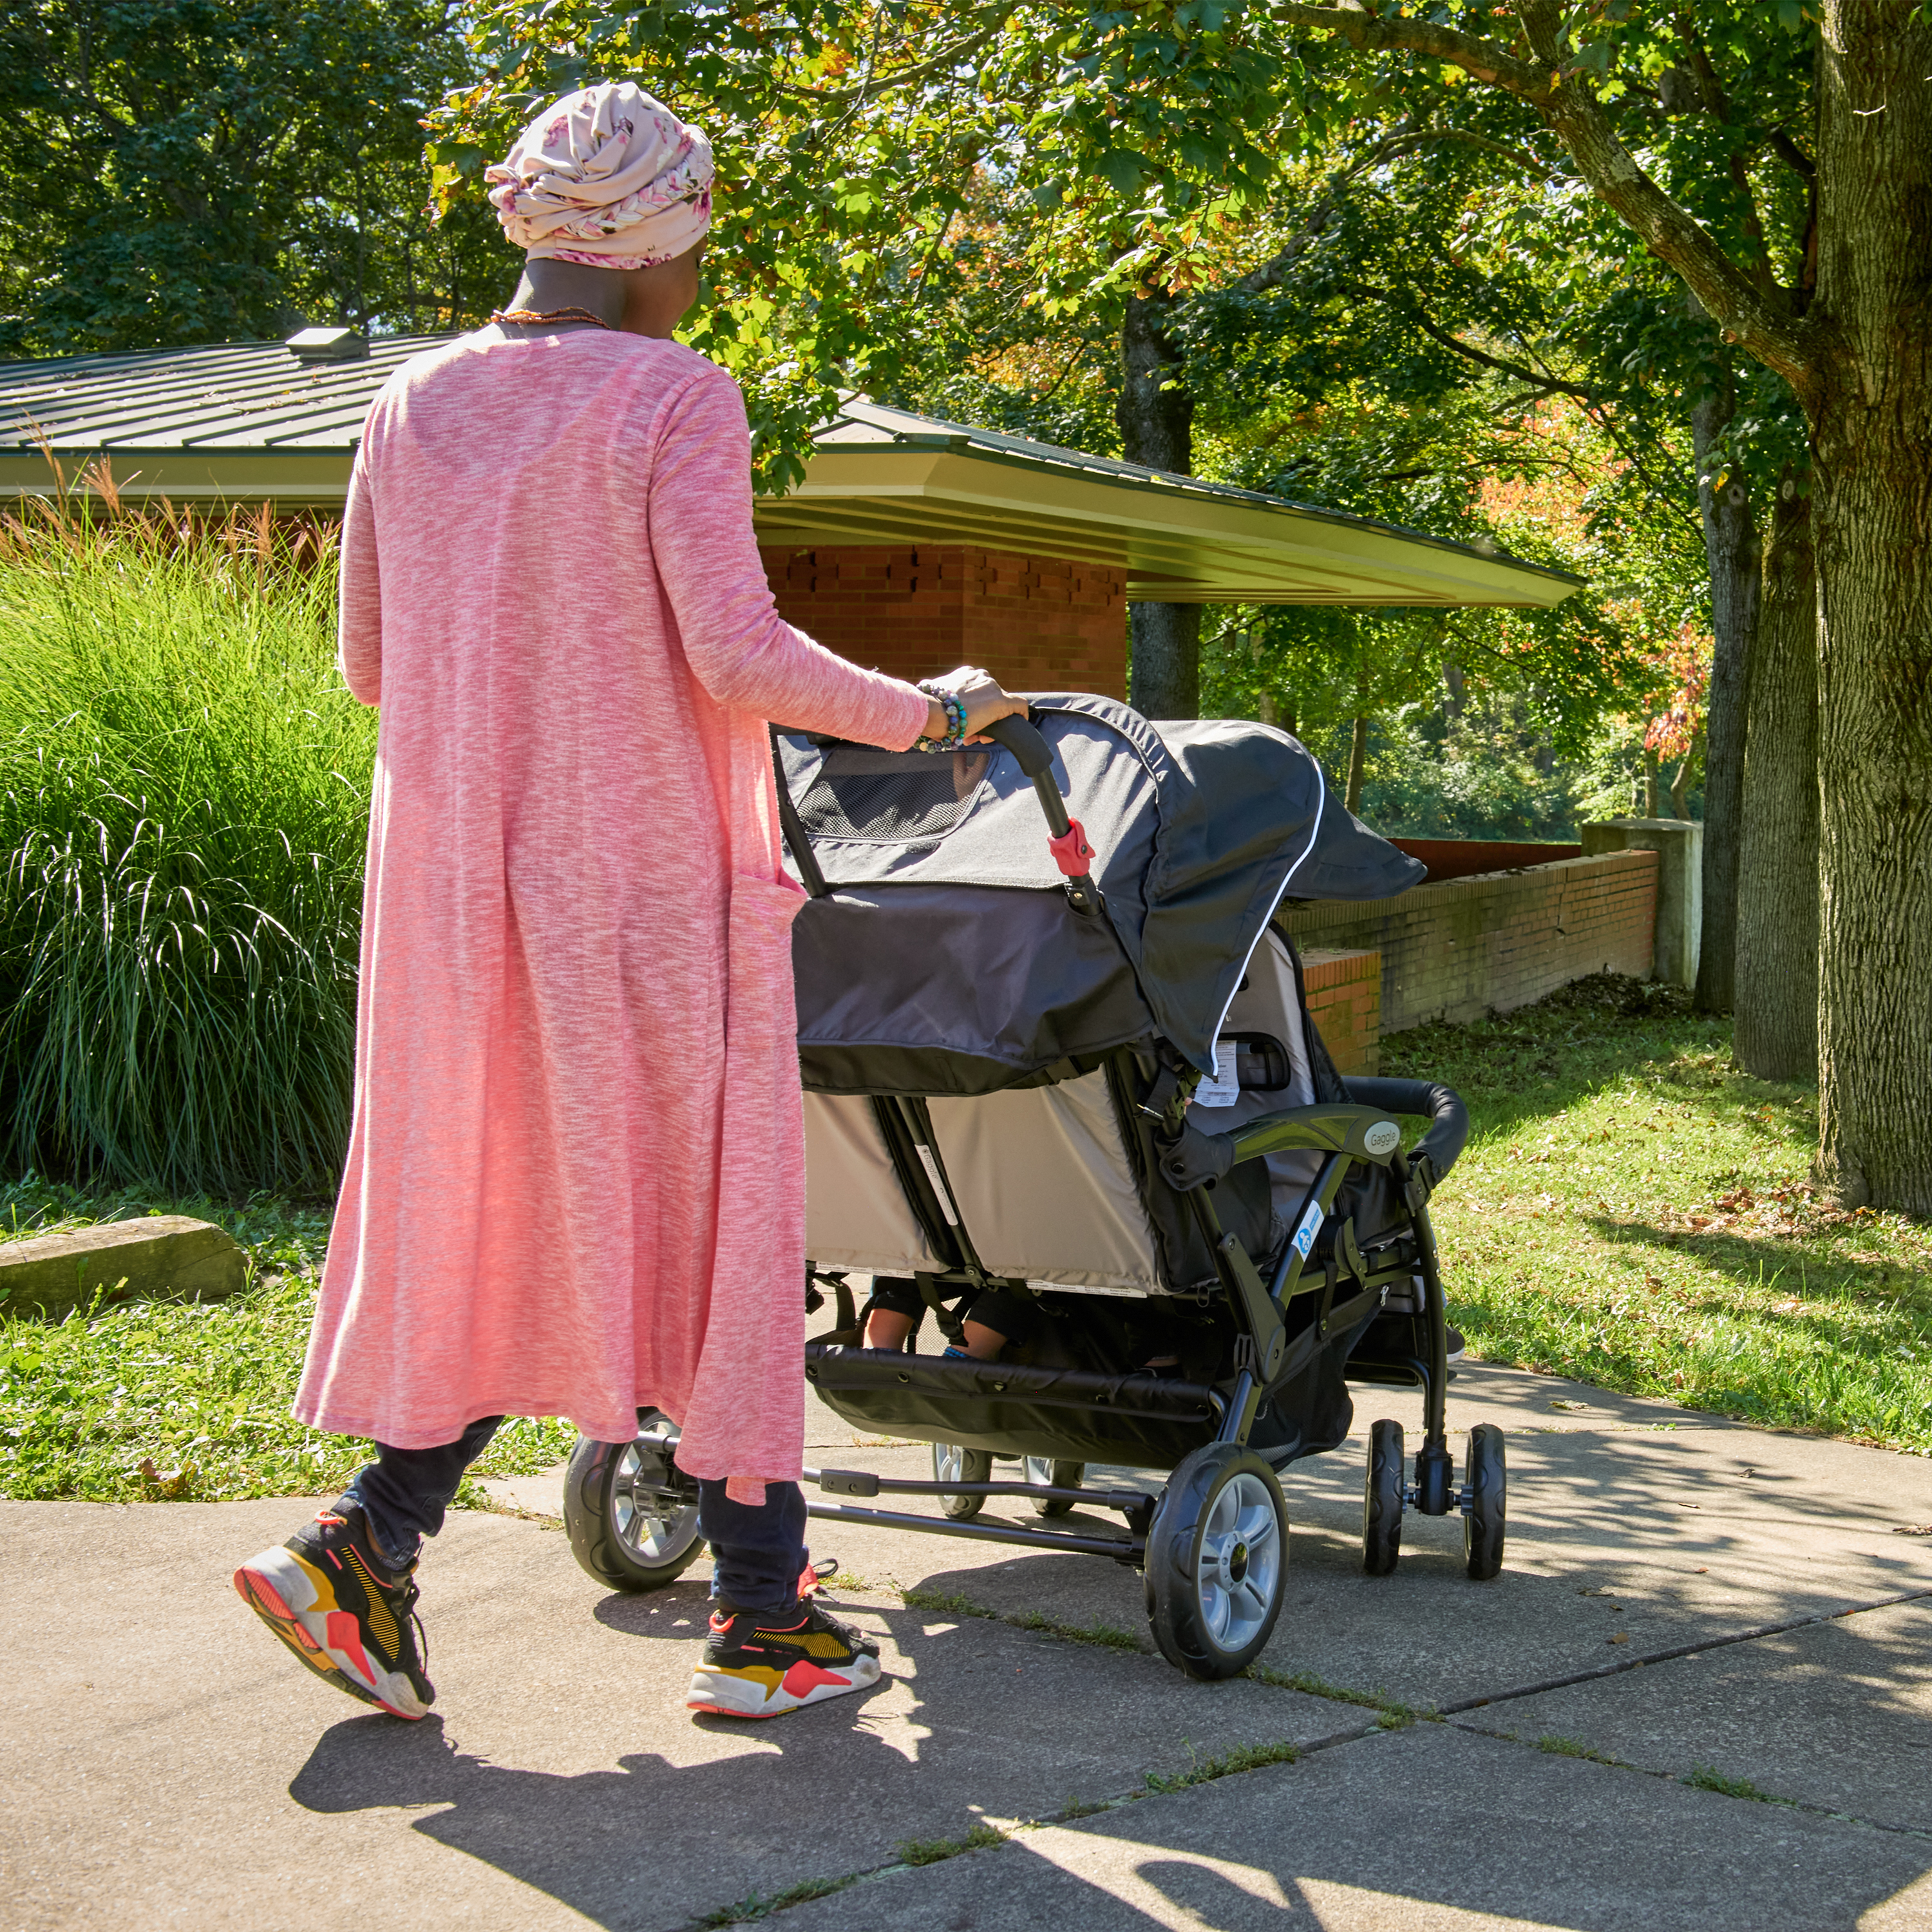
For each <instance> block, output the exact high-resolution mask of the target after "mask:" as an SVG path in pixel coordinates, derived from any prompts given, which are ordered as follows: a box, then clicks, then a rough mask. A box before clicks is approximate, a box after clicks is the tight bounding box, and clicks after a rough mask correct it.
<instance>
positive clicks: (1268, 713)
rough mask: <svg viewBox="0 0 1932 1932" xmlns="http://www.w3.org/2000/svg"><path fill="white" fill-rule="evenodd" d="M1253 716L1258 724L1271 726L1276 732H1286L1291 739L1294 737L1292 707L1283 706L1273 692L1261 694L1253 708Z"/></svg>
mask: <svg viewBox="0 0 1932 1932" xmlns="http://www.w3.org/2000/svg"><path fill="white" fill-rule="evenodd" d="M1255 715H1256V719H1257V721H1259V723H1261V724H1271V725H1273V726H1274V728H1275V729H1276V730H1277V731H1286V733H1288V735H1289V736H1290V737H1291V738H1292V737H1293V736H1295V706H1293V705H1292V704H1283V703H1282V701H1281V700H1280V698H1278V697H1276V696H1275V694H1274V692H1273V691H1263V692H1262V694H1261V697H1260V699H1259V701H1258V702H1257V703H1256V706H1255Z"/></svg>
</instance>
